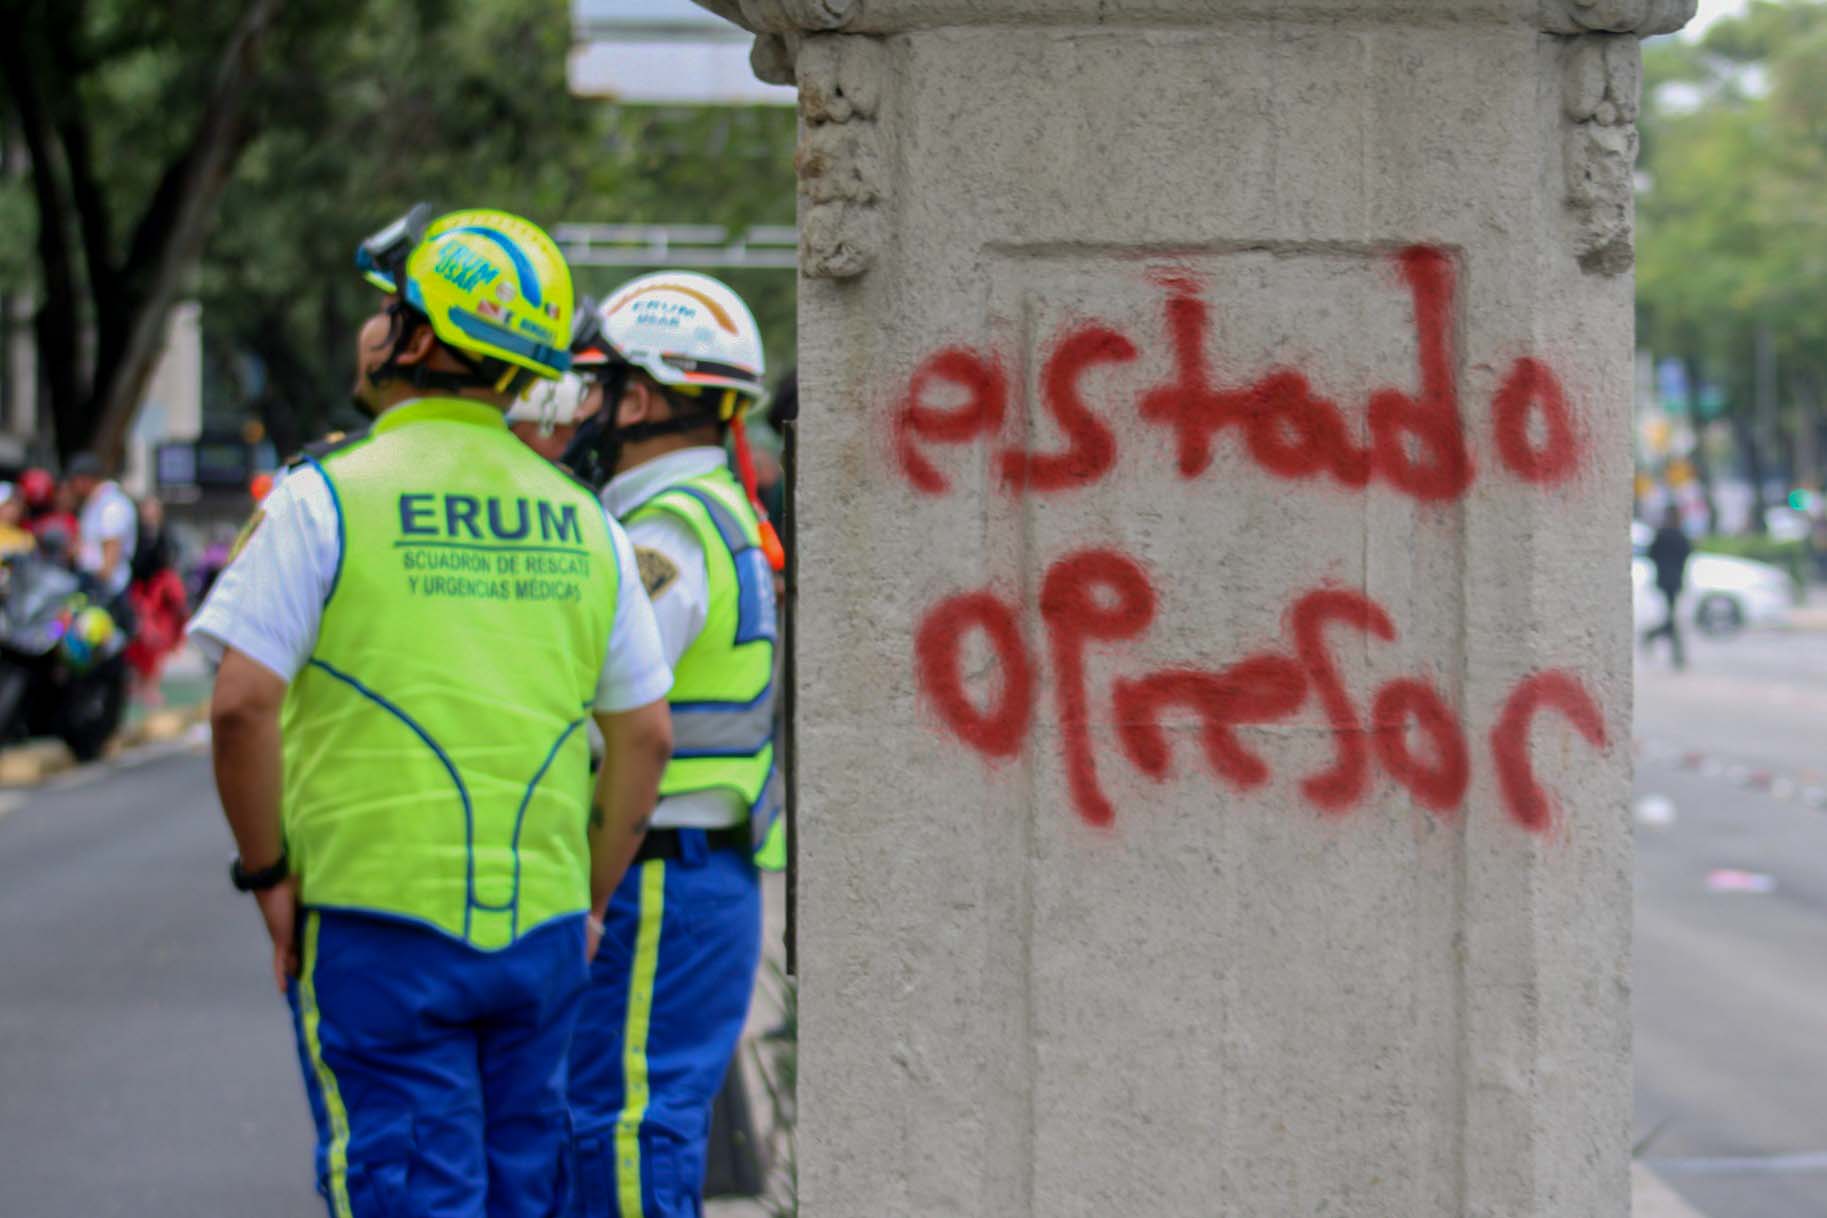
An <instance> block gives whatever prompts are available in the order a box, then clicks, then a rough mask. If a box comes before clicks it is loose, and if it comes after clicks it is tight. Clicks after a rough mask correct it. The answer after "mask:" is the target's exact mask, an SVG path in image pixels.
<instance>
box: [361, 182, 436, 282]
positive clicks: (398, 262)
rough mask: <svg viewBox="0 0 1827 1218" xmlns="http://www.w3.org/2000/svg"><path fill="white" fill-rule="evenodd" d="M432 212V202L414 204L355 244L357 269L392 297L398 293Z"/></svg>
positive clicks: (429, 221)
mask: <svg viewBox="0 0 1827 1218" xmlns="http://www.w3.org/2000/svg"><path fill="white" fill-rule="evenodd" d="M431 214H432V209H431V205H430V204H429V203H415V204H413V206H412V209H411V210H410V211H408V212H407V213H406V214H405V215H403V216H401V217H400V218H399V219H397V220H395V221H393V222H392V223H391V224H389V225H387V226H386V227H385V228H383V229H381V230H380V231H378V232H375V233H372V234H370V235H369V236H368V237H367V239H365V240H364V241H363V242H362V243H361V244H360V245H358V246H356V247H355V269H356V270H358V271H360V272H361V273H362V278H363V279H366V280H367V281H368V282H369V283H371V284H373V285H374V286H375V287H377V288H379V289H380V290H381V291H383V292H386V293H387V294H388V295H390V296H391V295H394V294H396V293H398V292H399V290H400V283H401V281H402V280H403V279H404V278H405V271H406V256H407V255H408V254H410V253H412V250H413V247H414V246H416V245H418V243H419V242H420V241H421V240H423V239H424V237H425V229H426V226H427V225H429V224H430V223H431Z"/></svg>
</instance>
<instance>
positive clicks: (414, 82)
mask: <svg viewBox="0 0 1827 1218" xmlns="http://www.w3.org/2000/svg"><path fill="white" fill-rule="evenodd" d="M569 44H570V24H569V12H568V8H567V6H566V4H565V3H564V0H495V2H493V3H490V4H486V5H484V4H465V3H458V2H456V0H413V2H407V0H387V2H377V0H375V2H369V3H366V4H363V5H361V6H360V12H359V14H358V15H357V16H356V18H355V20H353V21H352V22H350V23H349V24H348V25H346V26H343V27H340V28H336V29H320V30H316V31H313V32H312V33H311V34H310V35H308V36H306V37H303V38H301V39H300V41H299V43H298V44H297V46H296V47H295V48H294V49H293V52H292V53H293V54H294V55H295V56H296V57H297V58H298V59H299V60H301V61H303V62H306V63H310V64H312V65H314V69H313V71H311V72H310V73H309V74H306V75H301V76H300V78H299V79H297V80H296V81H295V82H294V87H292V88H290V89H288V90H285V91H283V92H281V93H280V94H278V95H276V96H275V97H274V99H273V105H272V109H271V111H270V113H269V114H268V115H267V121H266V123H265V126H264V129H263V132H262V134H261V136H260V137H259V138H258V139H257V140H256V141H255V142H254V144H253V145H252V146H250V147H249V149H248V150H247V153H246V155H245V156H244V158H243V165H242V171H241V173H240V174H238V175H237V178H236V180H235V182H234V183H233V184H232V185H231V187H230V188H229V191H228V194H227V196H226V197H225V199H224V202H223V214H222V217H221V221H220V228H219V230H218V233H217V236H216V239H215V240H214V241H213V242H212V244H211V247H210V249H209V252H208V255H207V257H206V259H205V263H204V266H203V272H202V274H201V276H200V279H199V286H200V289H201V293H202V297H203V300H204V305H205V314H204V316H205V319H206V321H205V324H206V326H207V327H208V329H209V332H210V335H211V337H212V339H214V340H217V341H218V343H219V346H218V347H217V351H218V353H219V354H225V355H235V354H239V353H241V352H248V353H252V354H253V355H255V356H256V357H257V360H258V362H257V363H250V362H248V361H240V360H236V361H233V362H234V366H235V370H236V371H237V372H238V373H240V374H241V375H239V376H237V377H235V378H231V379H230V383H231V384H233V383H235V382H236V381H239V383H240V390H241V393H244V394H255V393H257V395H258V397H259V399H260V406H261V411H262V413H263V414H264V415H265V417H266V418H267V421H268V424H269V426H270V427H271V428H272V429H273V431H274V432H275V435H276V438H278V439H279V440H280V441H281V444H282V446H285V445H288V444H290V443H295V442H296V441H297V440H298V439H301V438H304V437H306V436H308V435H310V434H311V433H313V432H316V431H319V430H322V429H323V428H324V427H325V426H327V425H328V424H329V423H330V422H331V421H332V420H333V418H334V417H335V415H336V411H337V409H338V408H339V407H340V406H341V404H342V403H343V402H344V401H345V399H346V397H347V393H348V389H349V380H350V376H351V368H352V362H353V343H354V335H355V331H356V328H357V326H358V325H359V324H360V320H361V319H362V318H363V317H365V316H366V315H367V314H368V313H370V312H372V311H373V309H374V307H375V305H376V303H377V302H376V299H375V297H374V294H373V291H372V289H370V288H368V287H367V286H366V285H365V284H363V283H362V282H361V281H360V279H359V278H358V277H357V276H356V275H355V274H354V273H353V271H352V270H351V269H350V268H351V258H352V256H353V251H354V249H355V245H356V243H357V242H358V241H359V240H360V239H361V238H362V237H363V236H364V235H366V234H367V233H369V232H371V231H373V230H374V229H376V228H378V227H380V226H381V225H382V224H384V223H386V222H387V221H388V220H390V219H392V218H393V217H394V216H395V215H397V214H399V213H401V212H403V211H405V209H406V208H407V207H408V206H410V205H411V204H412V203H414V202H416V201H418V200H420V199H424V200H427V201H429V202H432V203H433V204H434V205H438V206H450V207H455V206H490V207H500V208H504V209H506V210H509V211H515V212H519V213H521V214H524V215H526V216H528V217H529V218H531V219H533V220H535V221H538V222H540V223H543V224H547V225H552V224H556V223H559V222H562V221H604V222H613V223H669V224H685V223H691V224H721V225H725V226H727V227H729V228H731V229H733V230H740V229H742V228H745V227H747V226H749V225H753V224H791V223H792V222H793V215H794V194H793V191H794V181H793V173H792V154H793V143H794V139H795V132H794V116H793V113H792V111H791V110H786V109H782V108H778V107H757V108H753V109H735V110H720V109H686V110H669V111H662V110H654V109H643V108H630V107H617V106H614V105H612V104H608V103H604V102H600V101H589V100H583V99H578V98H574V97H571V96H570V95H569V93H568V92H567V89H566V85H565V58H566V52H567V50H568V48H569ZM635 273H636V272H635V271H634V270H633V269H614V268H597V267H589V268H579V269H578V271H577V276H576V277H577V282H578V290H579V291H580V292H584V293H590V294H593V295H596V296H597V297H598V298H601V297H602V296H604V295H606V294H607V293H608V291H609V290H611V289H612V288H613V287H614V286H615V285H616V284H618V283H620V282H622V281H623V280H625V279H627V278H629V277H630V276H632V275H633V274H635ZM728 278H729V280H730V282H731V285H732V286H733V287H735V288H736V289H737V291H739V292H742V293H743V294H744V295H745V296H746V297H747V298H748V299H749V301H750V303H751V305H752V306H753V307H754V309H755V312H756V315H757V318H758V319H759V320H760V322H761V325H762V330H763V333H764V335H765V336H766V337H767V339H768V354H769V357H770V362H771V364H772V366H773V367H775V368H784V366H785V364H786V363H788V362H790V361H791V358H792V350H793V337H794V336H793V318H794V303H793V290H794V282H793V276H792V275H791V274H787V273H781V272H761V273H748V274H731V275H729V276H728ZM250 369H257V370H258V371H259V372H261V373H264V376H255V377H254V378H252V379H251V380H250V379H249V378H248V377H247V376H246V375H245V373H246V371H248V370H250ZM236 396H239V395H236ZM236 404H237V403H234V402H230V403H227V405H229V406H231V407H232V406H234V405H236Z"/></svg>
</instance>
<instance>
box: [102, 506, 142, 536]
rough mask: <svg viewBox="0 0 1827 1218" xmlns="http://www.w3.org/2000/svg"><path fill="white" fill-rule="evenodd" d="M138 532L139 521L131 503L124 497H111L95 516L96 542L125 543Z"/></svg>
mask: <svg viewBox="0 0 1827 1218" xmlns="http://www.w3.org/2000/svg"><path fill="white" fill-rule="evenodd" d="M138 530H139V519H138V515H137V513H135V511H134V510H133V501H132V500H131V499H129V498H127V496H125V495H111V496H109V497H108V500H107V502H105V503H103V504H102V505H101V510H100V511H98V512H97V513H96V514H95V536H96V539H97V540H98V541H118V542H122V543H125V542H126V541H127V540H128V539H129V538H131V537H132V536H133V534H134V533H136V532H138Z"/></svg>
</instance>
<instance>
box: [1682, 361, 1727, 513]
mask: <svg viewBox="0 0 1827 1218" xmlns="http://www.w3.org/2000/svg"><path fill="white" fill-rule="evenodd" d="M1681 367H1682V373H1683V375H1684V376H1685V377H1686V378H1687V421H1688V426H1689V427H1692V428H1693V429H1694V451H1693V453H1692V454H1690V456H1689V462H1690V463H1691V464H1692V465H1693V467H1694V479H1695V481H1697V482H1699V483H1700V499H1701V502H1702V503H1704V504H1705V505H1706V518H1707V527H1708V529H1710V530H1713V531H1717V530H1718V528H1719V508H1718V505H1717V504H1716V503H1715V502H1714V500H1713V462H1712V459H1711V458H1709V457H1708V456H1707V451H1706V430H1707V425H1708V420H1707V419H1706V418H1704V417H1703V416H1702V414H1701V411H1700V377H1701V374H1702V371H1703V370H1702V368H1701V366H1700V361H1699V360H1698V359H1696V358H1695V357H1694V356H1691V355H1686V356H1683V357H1682V358H1681Z"/></svg>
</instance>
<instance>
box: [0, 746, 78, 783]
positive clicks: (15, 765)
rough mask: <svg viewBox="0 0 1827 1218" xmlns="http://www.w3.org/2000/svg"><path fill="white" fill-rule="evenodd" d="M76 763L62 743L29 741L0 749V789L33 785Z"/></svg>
mask: <svg viewBox="0 0 1827 1218" xmlns="http://www.w3.org/2000/svg"><path fill="white" fill-rule="evenodd" d="M75 764H76V758H74V757H72V756H70V750H69V749H67V748H65V747H64V745H63V741H61V740H28V741H26V742H25V743H24V744H16V745H14V746H13V747H11V748H6V749H0V787H30V786H36V785H37V784H38V783H41V782H43V781H44V780H45V779H47V778H50V777H52V776H54V775H57V774H61V773H63V772H64V771H65V770H67V769H69V768H70V767H71V766H73V765H75Z"/></svg>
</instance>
